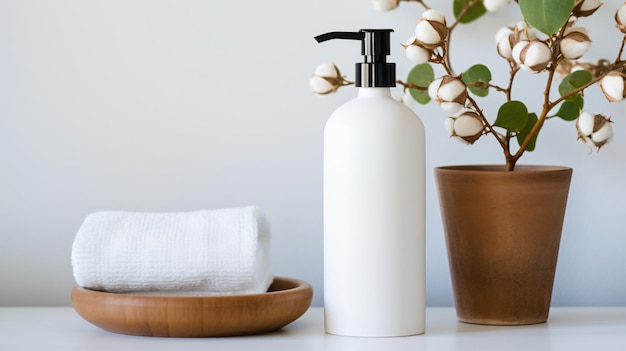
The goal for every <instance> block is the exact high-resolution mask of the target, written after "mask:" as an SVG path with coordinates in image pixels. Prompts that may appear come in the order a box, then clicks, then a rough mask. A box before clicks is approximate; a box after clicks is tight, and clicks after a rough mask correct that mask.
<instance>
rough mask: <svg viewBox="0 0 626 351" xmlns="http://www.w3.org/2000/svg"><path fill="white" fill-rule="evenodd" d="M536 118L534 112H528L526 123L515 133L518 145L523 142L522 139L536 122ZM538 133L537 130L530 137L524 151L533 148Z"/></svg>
mask: <svg viewBox="0 0 626 351" xmlns="http://www.w3.org/2000/svg"><path fill="white" fill-rule="evenodd" d="M538 120H539V119H538V118H537V115H536V114H534V113H529V114H528V120H527V122H526V125H525V126H524V129H522V130H521V131H520V132H519V133H517V143H518V144H519V146H522V144H523V143H524V140H525V139H526V137H527V136H528V134H530V131H531V130H532V129H533V127H534V126H535V124H537V121H538ZM538 135H539V132H537V134H535V135H534V136H533V137H532V139H530V143H528V146H527V147H526V151H533V150H535V145H536V144H537V136H538Z"/></svg>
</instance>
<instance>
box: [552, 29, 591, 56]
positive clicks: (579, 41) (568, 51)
mask: <svg viewBox="0 0 626 351" xmlns="http://www.w3.org/2000/svg"><path fill="white" fill-rule="evenodd" d="M559 45H560V48H561V53H562V54H563V57H565V58H566V59H570V60H576V59H579V58H580V57H582V56H583V55H584V54H585V53H586V52H587V51H588V50H589V47H591V39H589V36H588V35H587V29H585V28H582V27H575V28H570V29H568V30H567V31H566V32H565V35H564V36H563V39H562V40H561V42H560V44H559Z"/></svg>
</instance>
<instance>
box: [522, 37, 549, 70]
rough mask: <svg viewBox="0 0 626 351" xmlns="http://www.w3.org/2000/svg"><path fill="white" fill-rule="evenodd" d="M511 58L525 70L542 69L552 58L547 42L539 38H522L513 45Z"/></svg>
mask: <svg viewBox="0 0 626 351" xmlns="http://www.w3.org/2000/svg"><path fill="white" fill-rule="evenodd" d="M512 56H513V59H514V60H515V61H516V62H517V63H518V64H520V67H522V68H523V69H525V70H530V71H533V72H541V71H543V70H544V69H545V68H546V67H547V66H548V64H549V63H550V59H551V58H552V51H551V50H550V47H549V46H548V44H546V43H544V42H543V41H539V40H531V41H527V40H522V41H520V42H519V43H517V44H516V45H515V47H513V51H512Z"/></svg>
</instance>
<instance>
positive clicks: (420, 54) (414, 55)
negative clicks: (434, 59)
mask: <svg viewBox="0 0 626 351" xmlns="http://www.w3.org/2000/svg"><path fill="white" fill-rule="evenodd" d="M404 50H405V54H406V57H407V58H408V59H409V60H411V61H412V62H413V63H415V64H420V63H426V62H428V61H429V60H430V57H431V56H432V51H430V50H428V49H426V48H424V47H422V46H419V45H408V46H406V47H405V48H404Z"/></svg>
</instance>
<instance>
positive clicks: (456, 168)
mask: <svg viewBox="0 0 626 351" xmlns="http://www.w3.org/2000/svg"><path fill="white" fill-rule="evenodd" d="M435 170H436V171H437V172H476V173H478V172H483V173H500V172H501V173H505V174H512V173H533V172H534V173H545V172H563V171H566V172H571V171H572V168H571V167H567V166H559V165H536V164H532V165H517V166H515V170H513V171H506V166H505V165H503V164H468V165H448V166H437V167H435Z"/></svg>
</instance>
